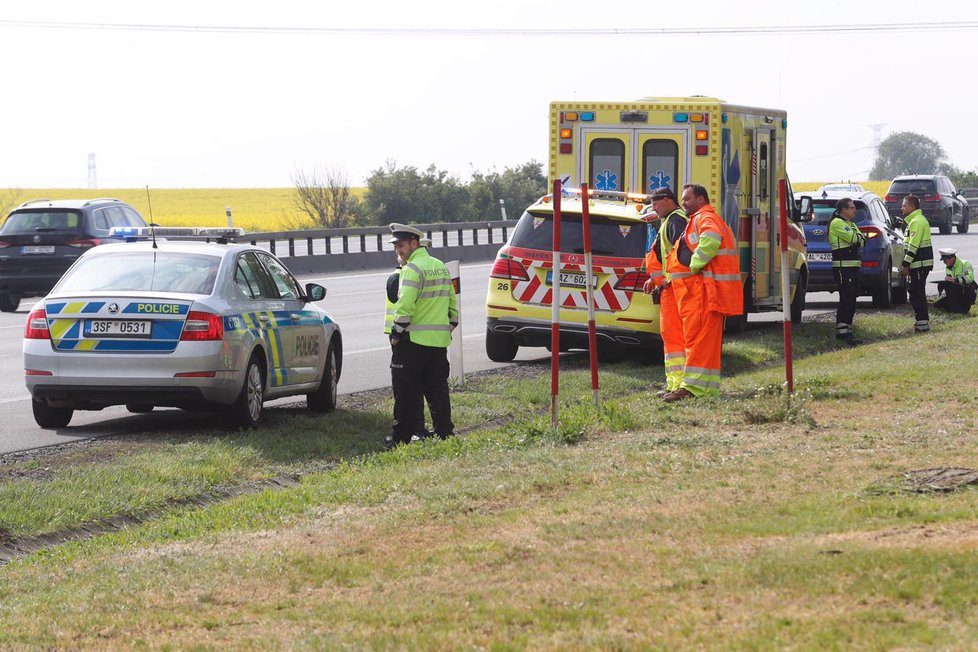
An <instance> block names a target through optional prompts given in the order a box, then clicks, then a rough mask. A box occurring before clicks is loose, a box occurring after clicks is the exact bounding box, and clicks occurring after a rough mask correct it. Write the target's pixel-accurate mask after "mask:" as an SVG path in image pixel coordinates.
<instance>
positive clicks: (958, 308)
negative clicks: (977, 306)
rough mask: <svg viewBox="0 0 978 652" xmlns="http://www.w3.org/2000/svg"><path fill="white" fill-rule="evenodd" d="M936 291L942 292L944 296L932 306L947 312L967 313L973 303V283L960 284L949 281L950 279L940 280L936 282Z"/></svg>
mask: <svg viewBox="0 0 978 652" xmlns="http://www.w3.org/2000/svg"><path fill="white" fill-rule="evenodd" d="M937 293H938V294H942V293H943V294H944V296H943V297H941V298H940V299H938V300H937V303H935V304H934V307H936V308H941V309H943V310H946V311H948V312H956V313H958V314H961V315H967V314H968V312H969V311H970V310H971V306H973V305H974V303H975V288H974V287H973V284H970V285H962V284H960V283H951V282H950V281H940V282H939V283H938V284H937Z"/></svg>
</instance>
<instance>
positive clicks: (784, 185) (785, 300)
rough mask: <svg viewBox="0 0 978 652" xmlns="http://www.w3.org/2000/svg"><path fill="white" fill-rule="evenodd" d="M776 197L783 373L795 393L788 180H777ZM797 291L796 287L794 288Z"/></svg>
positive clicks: (791, 390)
mask: <svg viewBox="0 0 978 652" xmlns="http://www.w3.org/2000/svg"><path fill="white" fill-rule="evenodd" d="M778 199H779V203H780V208H781V211H780V213H781V215H780V229H781V237H780V238H779V240H781V310H782V311H783V313H784V375H785V378H786V379H787V381H788V394H794V393H795V378H794V370H793V369H792V366H791V358H792V351H791V282H790V280H789V274H790V272H791V270H790V269H789V267H788V180H787V179H781V180H779V181H778ZM795 291H796V292H797V291H798V290H797V289H796V290H795Z"/></svg>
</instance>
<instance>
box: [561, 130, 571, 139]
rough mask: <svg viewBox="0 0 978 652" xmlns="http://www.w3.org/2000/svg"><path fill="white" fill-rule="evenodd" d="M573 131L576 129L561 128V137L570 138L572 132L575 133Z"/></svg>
mask: <svg viewBox="0 0 978 652" xmlns="http://www.w3.org/2000/svg"><path fill="white" fill-rule="evenodd" d="M573 133H574V130H573V129H570V128H566V129H561V130H560V137H561V138H570V137H571V134H573Z"/></svg>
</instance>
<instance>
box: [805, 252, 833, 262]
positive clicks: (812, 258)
mask: <svg viewBox="0 0 978 652" xmlns="http://www.w3.org/2000/svg"><path fill="white" fill-rule="evenodd" d="M808 262H819V263H824V262H828V263H831V262H832V254H808Z"/></svg>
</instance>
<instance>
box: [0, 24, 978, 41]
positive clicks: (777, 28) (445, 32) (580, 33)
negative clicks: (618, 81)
mask: <svg viewBox="0 0 978 652" xmlns="http://www.w3.org/2000/svg"><path fill="white" fill-rule="evenodd" d="M0 27H13V28H30V29H79V30H119V31H142V32H191V33H218V34H262V35H274V34H291V35H310V36H425V37H430V36H488V37H497V36H503V37H508V36H530V37H539V36H567V37H609V36H692V35H704V34H714V35H732V36H737V35H749V34H852V33H892V32H960V31H971V30H976V29H978V21H946V22H932V23H876V24H862V25H770V26H764V25H753V26H741V27H655V28H653V27H637V28H581V29H576V28H573V29H572V28H568V29H495V28H481V29H473V28H454V27H448V28H439V29H434V28H423V27H418V28H410V27H395V28H382V27H290V26H282V27H253V26H244V25H152V24H145V23H87V22H64V21H31V20H0Z"/></svg>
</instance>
